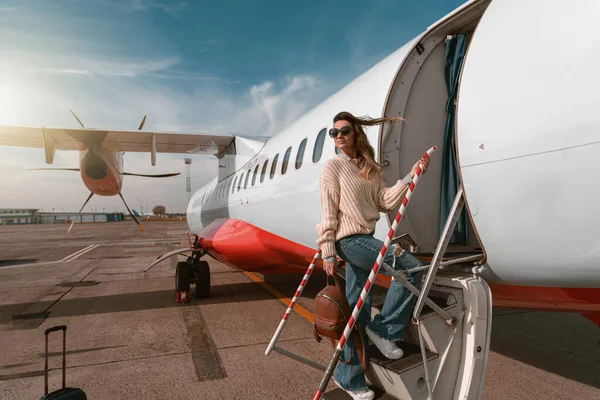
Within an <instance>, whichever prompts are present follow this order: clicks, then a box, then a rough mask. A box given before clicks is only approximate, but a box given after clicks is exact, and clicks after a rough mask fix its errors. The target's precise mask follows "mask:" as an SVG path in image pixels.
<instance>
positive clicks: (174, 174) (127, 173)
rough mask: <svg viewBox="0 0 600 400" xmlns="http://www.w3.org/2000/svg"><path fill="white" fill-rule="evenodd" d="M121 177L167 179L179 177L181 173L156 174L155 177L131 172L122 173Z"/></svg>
mask: <svg viewBox="0 0 600 400" xmlns="http://www.w3.org/2000/svg"><path fill="white" fill-rule="evenodd" d="M121 175H131V176H143V177H145V178H168V177H171V176H177V175H181V172H173V173H171V174H157V175H147V174H132V173H131V172H123V173H121Z"/></svg>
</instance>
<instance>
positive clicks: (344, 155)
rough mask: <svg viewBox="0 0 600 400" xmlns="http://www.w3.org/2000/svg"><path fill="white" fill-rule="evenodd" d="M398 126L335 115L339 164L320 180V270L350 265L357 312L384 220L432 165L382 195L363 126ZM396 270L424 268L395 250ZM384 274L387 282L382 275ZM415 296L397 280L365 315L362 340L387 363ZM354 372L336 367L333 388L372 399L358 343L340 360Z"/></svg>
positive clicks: (349, 285)
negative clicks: (367, 340) (374, 312)
mask: <svg viewBox="0 0 600 400" xmlns="http://www.w3.org/2000/svg"><path fill="white" fill-rule="evenodd" d="M398 119H401V118H380V119H362V118H357V117H355V116H354V115H352V114H350V113H348V112H341V113H339V114H337V115H336V116H335V117H334V119H333V121H334V127H333V129H331V130H330V131H329V135H330V136H331V137H332V138H334V140H335V146H336V147H337V148H338V149H339V150H340V152H339V154H338V156H337V157H333V158H331V159H330V160H328V161H327V162H326V163H325V166H324V168H323V171H322V173H321V180H320V187H321V205H322V213H321V223H320V224H319V225H317V232H318V234H319V239H318V240H317V244H318V246H319V248H320V249H321V256H322V257H323V268H324V270H325V272H326V273H327V274H328V275H333V274H334V273H335V270H334V269H335V261H336V254H337V255H339V257H340V258H341V259H342V260H344V261H345V262H346V297H347V299H348V303H349V304H350V309H351V310H352V309H354V306H355V304H356V302H357V301H358V297H359V296H360V293H361V291H362V289H363V287H364V285H365V283H366V281H367V279H368V277H369V273H370V271H371V269H372V268H373V265H374V263H375V260H376V259H377V256H378V255H379V252H380V251H381V248H382V247H383V242H382V241H380V240H378V239H376V238H375V237H373V233H374V231H375V224H376V222H377V220H379V213H380V212H389V211H392V210H393V209H395V208H396V207H398V206H399V205H400V202H401V201H402V200H403V199H404V197H405V195H406V193H407V191H408V185H409V184H410V182H411V179H412V178H413V177H414V176H415V174H416V171H417V168H418V166H419V162H420V163H422V164H423V173H425V171H426V170H427V168H428V166H429V158H422V159H421V160H420V161H418V162H417V163H416V164H415V165H414V166H413V168H412V170H411V171H410V174H409V175H407V176H406V177H405V178H404V179H403V180H399V181H398V182H397V183H396V184H395V185H394V186H392V187H389V188H387V187H385V184H384V181H383V168H382V166H381V165H380V164H378V163H377V162H376V161H375V151H374V150H373V147H371V145H370V144H369V141H368V139H367V136H366V135H365V132H364V130H363V126H365V125H366V126H371V125H379V124H382V123H384V122H390V121H392V120H398ZM394 257H395V268H396V270H406V269H411V268H414V267H417V266H420V265H421V262H420V261H419V260H417V259H416V258H415V257H414V256H412V255H411V254H409V253H408V252H407V251H403V250H401V249H400V248H399V247H398V246H396V248H394V247H392V246H390V248H389V249H388V251H387V253H386V254H385V257H384V262H385V263H387V264H388V265H390V266H392V265H394ZM380 271H381V272H382V273H384V274H386V275H387V273H386V272H384V270H383V269H380ZM407 280H408V281H409V282H410V283H411V284H413V285H414V286H417V287H418V286H419V283H420V282H421V274H420V273H415V274H410V275H407ZM413 300H414V296H413V295H412V293H411V292H410V291H409V290H408V289H406V288H405V287H404V286H403V285H402V284H399V283H398V282H396V280H392V283H391V285H390V288H389V290H388V293H387V295H386V298H385V303H384V305H383V309H382V310H381V314H378V315H376V316H375V318H374V319H373V321H371V295H370V294H369V296H368V298H367V300H366V301H365V302H364V305H363V307H362V309H361V313H360V314H359V316H358V319H357V322H358V323H359V324H360V326H361V330H362V334H363V337H365V336H364V334H365V331H366V334H367V336H368V337H369V338H370V339H371V340H372V341H373V343H375V345H376V346H377V348H378V349H379V350H380V351H381V353H382V354H383V355H384V356H386V357H387V358H390V359H399V358H401V357H402V355H403V352H402V349H400V348H399V347H398V346H396V344H395V343H394V342H395V341H398V340H401V339H402V338H403V334H402V330H403V329H404V327H405V326H406V325H407V324H408V322H409V319H410V316H411V314H412V309H413ZM350 357H351V361H350V363H349V364H345V363H338V365H337V367H336V369H335V371H334V374H333V378H334V381H335V383H336V384H337V385H338V386H339V387H341V388H342V389H343V390H345V391H346V392H348V394H350V395H351V396H352V398H354V399H372V398H373V397H374V393H373V391H371V390H370V389H369V388H368V387H367V384H366V381H365V376H364V374H363V371H362V368H361V366H360V361H359V358H358V355H357V352H356V350H355V344H354V341H352V340H349V341H348V342H346V345H345V346H344V350H343V353H342V359H343V360H348V359H349V358H350Z"/></svg>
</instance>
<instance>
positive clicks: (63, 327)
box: [44, 325, 67, 394]
mask: <svg viewBox="0 0 600 400" xmlns="http://www.w3.org/2000/svg"><path fill="white" fill-rule="evenodd" d="M56 331H63V362H62V387H63V389H64V388H65V386H66V382H67V374H66V372H67V360H66V349H67V326H66V325H58V326H54V327H52V328H48V329H46V332H45V334H46V362H45V368H44V394H48V335H49V334H50V333H51V332H56Z"/></svg>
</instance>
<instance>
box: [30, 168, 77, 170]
mask: <svg viewBox="0 0 600 400" xmlns="http://www.w3.org/2000/svg"><path fill="white" fill-rule="evenodd" d="M29 171H79V168H29Z"/></svg>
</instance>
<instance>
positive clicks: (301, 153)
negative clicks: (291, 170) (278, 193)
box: [296, 139, 307, 169]
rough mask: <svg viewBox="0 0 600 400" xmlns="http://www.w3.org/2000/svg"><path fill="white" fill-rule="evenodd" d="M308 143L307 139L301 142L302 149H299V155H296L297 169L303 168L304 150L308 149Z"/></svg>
mask: <svg viewBox="0 0 600 400" xmlns="http://www.w3.org/2000/svg"><path fill="white" fill-rule="evenodd" d="M306 141H307V139H304V140H303V141H302V142H300V147H298V154H297V155H296V169H300V167H301V166H302V161H303V159H304V150H305V149H306Z"/></svg>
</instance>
